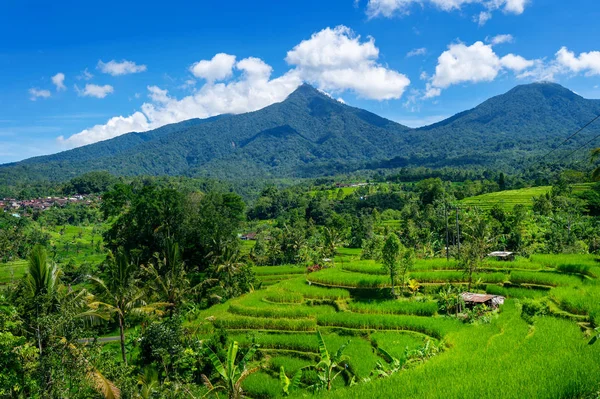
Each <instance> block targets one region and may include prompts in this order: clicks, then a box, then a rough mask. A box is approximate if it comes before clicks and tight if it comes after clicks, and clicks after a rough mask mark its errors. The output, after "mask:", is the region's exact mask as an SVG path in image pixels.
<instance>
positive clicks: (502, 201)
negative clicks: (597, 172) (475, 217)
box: [460, 183, 590, 210]
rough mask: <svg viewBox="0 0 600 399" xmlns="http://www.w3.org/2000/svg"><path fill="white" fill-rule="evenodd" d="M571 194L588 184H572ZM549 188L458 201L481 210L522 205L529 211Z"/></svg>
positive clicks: (492, 194) (510, 191)
mask: <svg viewBox="0 0 600 399" xmlns="http://www.w3.org/2000/svg"><path fill="white" fill-rule="evenodd" d="M572 187H573V192H582V191H585V190H588V189H589V188H590V184H587V183H581V184H574V185H573V186H572ZM551 188H552V187H550V186H540V187H528V188H521V189H518V190H505V191H498V192H495V193H488V194H482V195H477V196H475V197H468V198H465V199H463V200H461V201H460V203H461V204H462V205H463V206H476V207H478V208H481V209H491V208H492V207H493V206H494V205H499V206H500V207H502V208H503V209H505V210H512V209H513V208H514V206H515V205H517V204H518V205H523V206H525V207H526V208H529V209H531V208H532V207H533V198H534V197H539V196H540V195H544V194H546V193H547V192H549V191H550V190H551Z"/></svg>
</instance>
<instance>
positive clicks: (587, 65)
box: [556, 47, 600, 76]
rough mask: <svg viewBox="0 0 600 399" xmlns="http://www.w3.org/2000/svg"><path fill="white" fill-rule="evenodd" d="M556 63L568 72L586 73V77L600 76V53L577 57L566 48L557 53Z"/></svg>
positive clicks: (593, 52) (583, 54)
mask: <svg viewBox="0 0 600 399" xmlns="http://www.w3.org/2000/svg"><path fill="white" fill-rule="evenodd" d="M556 62H557V64H558V65H559V66H560V67H561V68H564V69H565V70H566V71H568V72H573V73H580V72H584V73H585V75H586V76H593V75H600V51H590V52H589V53H580V54H579V55H575V53H574V52H572V51H569V49H567V48H566V47H561V49H560V50H558V51H557V53H556Z"/></svg>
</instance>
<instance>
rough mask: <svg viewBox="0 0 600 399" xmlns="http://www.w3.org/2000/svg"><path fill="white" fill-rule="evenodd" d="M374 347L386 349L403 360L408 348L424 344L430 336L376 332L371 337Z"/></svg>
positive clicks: (411, 348)
mask: <svg viewBox="0 0 600 399" xmlns="http://www.w3.org/2000/svg"><path fill="white" fill-rule="evenodd" d="M369 338H370V339H371V342H372V344H373V346H374V347H378V348H382V349H385V350H386V351H387V352H388V353H390V354H391V355H392V356H394V357H395V358H398V359H400V360H401V361H403V360H405V359H406V350H407V349H408V350H413V349H416V348H418V347H420V346H422V345H423V344H424V343H425V342H426V341H427V340H428V339H429V338H428V337H425V336H423V335H419V334H412V333H410V332H400V333H398V332H387V331H378V332H374V333H372V334H371V335H370V337H369Z"/></svg>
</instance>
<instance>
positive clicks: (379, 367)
mask: <svg viewBox="0 0 600 399" xmlns="http://www.w3.org/2000/svg"><path fill="white" fill-rule="evenodd" d="M377 351H378V352H379V354H380V355H381V357H383V359H384V360H385V361H386V362H385V363H383V362H382V361H381V360H378V361H377V364H376V365H375V369H374V370H373V371H372V372H371V375H375V376H377V377H379V378H386V377H389V376H391V375H392V374H394V373H397V372H398V371H400V370H401V369H402V362H401V361H400V359H398V358H396V357H394V356H392V355H391V354H390V353H389V352H388V351H386V350H385V349H382V348H377Z"/></svg>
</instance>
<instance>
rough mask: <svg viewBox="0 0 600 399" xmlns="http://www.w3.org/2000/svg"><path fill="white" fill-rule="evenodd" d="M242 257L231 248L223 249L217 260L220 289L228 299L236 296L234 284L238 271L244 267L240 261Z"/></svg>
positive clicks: (237, 251) (235, 249)
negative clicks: (220, 276) (221, 276)
mask: <svg viewBox="0 0 600 399" xmlns="http://www.w3.org/2000/svg"><path fill="white" fill-rule="evenodd" d="M241 258H242V255H241V254H240V251H239V250H238V249H237V248H233V247H231V246H227V247H225V249H224V250H223V254H222V255H221V256H220V257H219V259H218V261H217V262H218V264H217V269H216V271H217V274H218V275H223V277H224V278H223V279H220V280H221V287H222V288H223V290H224V291H225V294H226V296H227V297H228V298H231V297H234V296H235V295H236V288H237V287H236V282H235V276H236V274H238V273H239V271H240V269H241V268H242V267H243V266H244V263H243V262H242V260H241Z"/></svg>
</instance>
